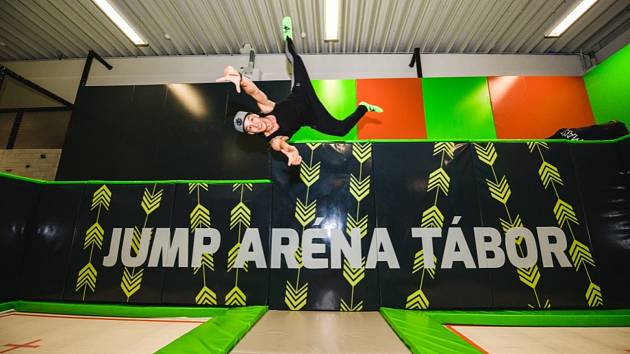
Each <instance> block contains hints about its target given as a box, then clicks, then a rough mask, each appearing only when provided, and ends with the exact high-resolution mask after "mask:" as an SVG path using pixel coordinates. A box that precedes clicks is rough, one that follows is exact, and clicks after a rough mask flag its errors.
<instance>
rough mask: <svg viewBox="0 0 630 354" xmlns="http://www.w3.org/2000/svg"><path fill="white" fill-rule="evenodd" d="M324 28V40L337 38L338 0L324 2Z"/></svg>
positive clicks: (335, 39)
mask: <svg viewBox="0 0 630 354" xmlns="http://www.w3.org/2000/svg"><path fill="white" fill-rule="evenodd" d="M324 13H325V15H326V17H325V18H324V28H325V29H326V34H325V36H324V40H326V41H337V40H339V0H326V3H325V4H324Z"/></svg>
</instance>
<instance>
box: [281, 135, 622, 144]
mask: <svg viewBox="0 0 630 354" xmlns="http://www.w3.org/2000/svg"><path fill="white" fill-rule="evenodd" d="M628 138H630V134H628V135H624V136H622V137H619V138H615V139H610V140H566V139H460V140H457V139H456V140H453V139H368V140H330V141H326V143H439V142H457V143H527V142H545V143H567V144H610V143H616V142H619V141H622V140H625V139H628ZM293 143H295V144H307V143H321V141H316V140H297V141H294V142H293Z"/></svg>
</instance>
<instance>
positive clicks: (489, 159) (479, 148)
mask: <svg viewBox="0 0 630 354" xmlns="http://www.w3.org/2000/svg"><path fill="white" fill-rule="evenodd" d="M474 146H475V151H476V152H477V158H479V161H481V162H483V163H485V164H486V165H488V166H490V167H492V165H494V162H495V161H496V160H497V151H496V149H495V148H494V144H493V143H488V144H486V146H485V147H484V146H483V145H480V144H474Z"/></svg>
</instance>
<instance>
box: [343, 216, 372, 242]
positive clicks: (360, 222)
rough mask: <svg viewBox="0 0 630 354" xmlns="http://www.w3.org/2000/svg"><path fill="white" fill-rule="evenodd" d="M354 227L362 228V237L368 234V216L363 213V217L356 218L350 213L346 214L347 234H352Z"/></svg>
mask: <svg viewBox="0 0 630 354" xmlns="http://www.w3.org/2000/svg"><path fill="white" fill-rule="evenodd" d="M353 229H359V230H361V238H364V237H365V236H367V231H368V216H367V214H366V215H363V217H361V218H359V219H355V218H354V217H352V215H350V213H348V214H347V216H346V234H348V236H350V235H351V234H352V230H353Z"/></svg>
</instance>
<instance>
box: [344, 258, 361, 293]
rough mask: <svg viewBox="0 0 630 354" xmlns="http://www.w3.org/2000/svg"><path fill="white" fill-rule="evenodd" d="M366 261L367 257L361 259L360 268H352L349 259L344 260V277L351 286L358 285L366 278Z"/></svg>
mask: <svg viewBox="0 0 630 354" xmlns="http://www.w3.org/2000/svg"><path fill="white" fill-rule="evenodd" d="M365 261H366V258H365V257H363V259H361V266H360V267H359V268H356V269H355V268H352V265H351V264H350V262H348V260H347V259H344V260H343V277H344V278H346V281H347V282H348V284H350V286H353V287H354V286H357V284H359V283H360V282H361V280H363V278H365Z"/></svg>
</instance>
